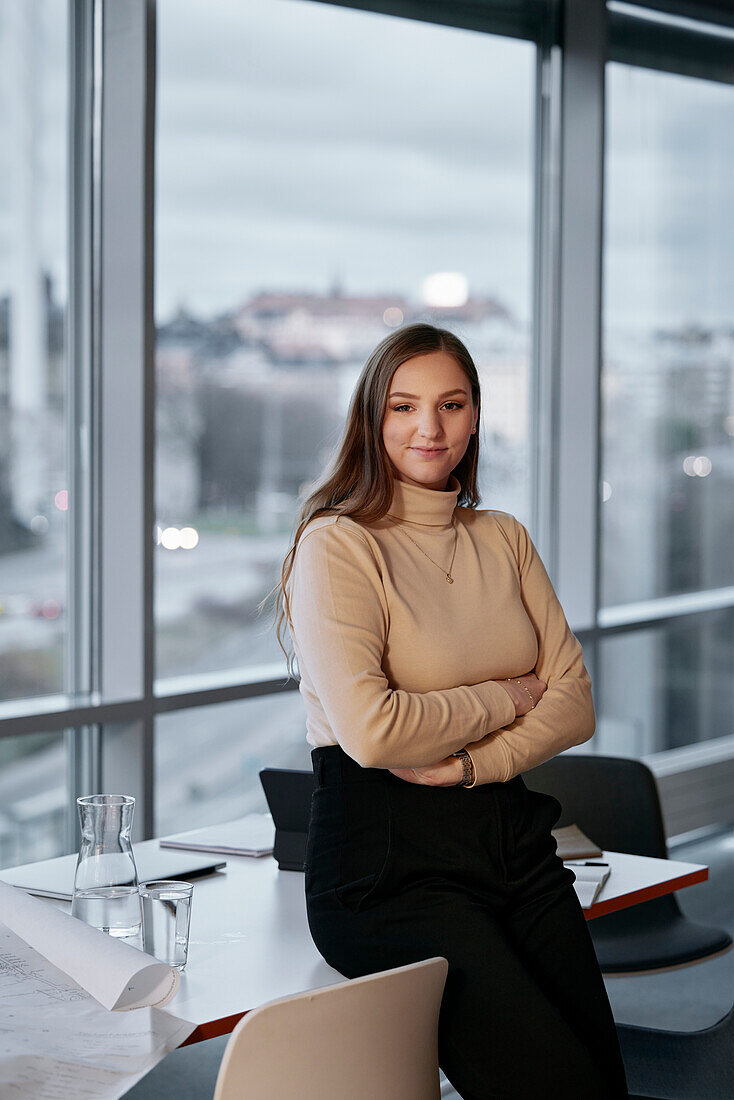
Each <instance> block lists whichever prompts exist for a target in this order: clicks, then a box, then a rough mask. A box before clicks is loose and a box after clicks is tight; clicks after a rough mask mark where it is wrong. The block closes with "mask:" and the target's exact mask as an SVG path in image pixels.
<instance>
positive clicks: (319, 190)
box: [156, 0, 535, 677]
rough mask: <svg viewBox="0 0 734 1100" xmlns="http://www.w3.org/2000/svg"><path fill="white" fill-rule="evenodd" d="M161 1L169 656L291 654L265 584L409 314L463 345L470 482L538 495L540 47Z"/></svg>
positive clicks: (173, 663) (226, 663) (162, 501)
mask: <svg viewBox="0 0 734 1100" xmlns="http://www.w3.org/2000/svg"><path fill="white" fill-rule="evenodd" d="M157 10H158V17H159V33H158V49H159V55H158V61H159V72H158V81H159V83H158V88H159V100H158V110H159V114H158V140H157V158H158V159H157V203H156V216H157V282H156V294H157V327H158V342H157V390H158V408H157V428H158V437H157V465H156V484H157V500H156V508H157V516H158V525H159V538H160V542H159V545H158V547H157V552H156V619H157V645H156V651H157V669H156V674H157V676H159V677H163V676H171V675H178V674H185V673H190V672H205V671H215V670H225V669H228V668H233V667H236V666H241V665H254V664H260V663H263V662H268V661H273V660H281V659H282V654H281V650H280V649H279V647H278V645H277V642H276V639H275V635H274V632H273V631H272V630H270V629H269V628H268V627H269V621H270V616H268V620H267V621H266V620H264V619H263V620H260V621H259V622H258V621H257V620H256V619H255V618H254V607H255V604H256V603H257V602H258V601H259V600H260V599H261V598H262V597H263V596H264V595H265V594H266V593H267V592H268V591H269V590H270V589H271V588H272V587H273V585H274V584H275V583H276V580H277V568H278V566H279V564H280V563H281V562H282V559H283V557H284V555H285V553H286V551H287V549H288V534H289V532H290V530H291V524H292V520H293V517H294V513H295V510H296V507H297V497H298V493H299V490H300V488H301V487H302V486H303V485H304V484H305V483H307V482H309V481H311V480H312V479H313V478H315V477H316V476H317V475H318V473H319V471H320V470H321V469H322V468H323V466H324V464H325V462H326V458H327V456H328V454H329V452H330V449H331V448H332V447H333V446H334V444H335V443H336V441H337V440H338V437H339V434H340V429H341V427H342V425H343V422H344V417H345V413H346V410H347V403H348V399H349V396H350V394H351V392H352V389H353V386H354V382H355V380H356V377H357V375H358V373H359V370H360V369H361V366H362V364H363V362H364V360H365V358H366V356H367V354H368V352H369V351H370V350H371V349H372V347H373V346H374V345H375V344H376V343H377V342H378V341H379V340H380V339H382V337H383V336H384V335H386V334H387V333H388V332H389V331H390V330H391V328H394V327H396V326H398V325H400V324H401V323H403V322H409V321H412V320H416V319H426V320H432V321H434V322H436V323H439V324H442V325H445V326H446V327H448V328H451V329H453V330H455V331H456V332H457V333H458V335H460V336H461V337H462V338H463V339H464V340H465V341H466V343H467V344H468V346H469V348H470V350H471V351H472V353H473V354H474V357H475V359H476V360H477V365H478V368H479V369H480V372H481V376H482V380H483V383H484V390H483V416H484V423H483V431H482V434H481V440H482V443H483V444H484V451H485V454H484V465H483V468H482V471H481V475H482V476H481V484H482V488H483V492H484V501H483V505H484V506H485V507H489V508H500V509H504V510H508V511H511V512H513V513H515V514H518V515H519V516H520V517H524V519H525V520H528V519H529V516H528V511H529V500H528V451H527V425H526V422H527V415H528V354H529V346H530V340H529V324H530V316H531V300H530V285H531V278H530V272H531V251H532V239H531V211H532V164H533V161H532V151H533V137H532V135H533V92H534V75H535V69H534V66H535V47H534V46H532V45H531V44H529V43H527V42H524V41H520V40H514V39H502V38H498V37H494V36H491V35H487V34H479V33H474V32H470V31H464V30H456V29H453V28H446V27H441V26H437V25H432V24H422V23H419V22H416V21H413V20H404V19H396V18H391V17H385V16H381V15H375V14H372V13H365V12H358V11H354V10H348V9H340V8H338V7H335V6H331V5H327V4H319V3H307V2H303V0H298V2H287V0H284V2H282V3H278V4H273V3H271V2H270V0H251V2H250V3H248V4H244V5H243V4H239V3H235V2H229V3H226V2H224V0H212V2H210V3H207V4H201V3H191V2H183V0H159V3H158V8H157ZM304 43H308V47H307V48H304ZM459 73H460V74H461V76H460V79H457V76H456V74H459ZM446 273H448V275H446ZM441 274H443V275H444V276H446V277H444V278H439V277H437V276H440V275H441ZM183 528H187V530H186V532H185V533H183ZM182 546H185V547H187V548H182Z"/></svg>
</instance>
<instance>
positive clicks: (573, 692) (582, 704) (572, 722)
mask: <svg viewBox="0 0 734 1100" xmlns="http://www.w3.org/2000/svg"><path fill="white" fill-rule="evenodd" d="M507 520H509V523H508V522H507ZM507 520H503V522H502V527H503V530H504V531H505V534H506V535H507V537H508V538H509V539H510V540H511V542H512V546H513V550H514V552H515V554H516V556H517V565H518V570H519V576H520V592H521V596H522V601H523V604H524V607H525V610H526V612H527V614H528V616H529V618H530V620H531V622H532V624H533V627H534V629H535V633H536V636H537V639H538V659H537V661H536V664H535V668H534V669H533V670H532V671H534V672H535V674H536V675H537V676H538V677H539V679H541V680H543V681H544V682H545V683H546V684H547V685H548V687H547V690H546V691H545V692H544V693H543V695H542V697H541V699H540V700H539V701H538V703H536V705H535V707H534V708H533V709H532V710H531V711H528V713H527V714H524V715H522V716H521V717H519V718H516V719H514V720H513V721H512V723H511V724H510V725H508V726H507V727H506V728H505V729H502V730H499V731H497V732H496V733H491V734H490V735H489V736H488V737H485V738H482V739H478V740H477V741H475V742H474V743H472V744H468V745H467V746H466V749H467V751H468V753H469V755H470V756H471V758H472V761H473V763H474V774H475V779H474V783H472V784H471V786H475V785H478V784H482V783H497V782H502V783H505V782H507V781H508V780H509V779H512V778H514V776H516V775H518V774H519V773H520V772H524V771H527V770H528V769H530V768H534V767H535V766H536V765H537V764H542V763H543V762H544V761H545V760H550V758H551V757H552V756H556V754H557V753H559V752H562V751H563V750H564V749H567V748H570V746H571V745H580V744H581V743H582V742H584V741H588V740H589V738H590V737H591V735H592V734H593V732H594V729H595V727H596V718H595V714H594V701H593V698H592V693H591V679H590V677H589V674H588V672H587V671H586V668H585V666H584V662H583V657H582V653H581V645H580V644H579V642H578V640H577V638H576V637H575V635H574V634H573V633H572V632H571V629H570V628H569V625H568V623H567V622H566V617H565V615H564V613H563V609H562V607H561V604H560V602H559V600H558V597H557V596H556V594H555V591H554V590H553V586H552V584H551V582H550V579H549V577H548V574H547V572H546V570H545V566H544V565H543V563H542V561H541V560H540V556H539V554H538V551H537V550H536V548H535V546H534V545H533V542H532V540H531V538H530V535H529V534H528V532H527V530H526V529H525V527H524V526H523V525H522V524H521V523H520V522H519V521H518V520H516V519H515V518H514V516H508V517H507Z"/></svg>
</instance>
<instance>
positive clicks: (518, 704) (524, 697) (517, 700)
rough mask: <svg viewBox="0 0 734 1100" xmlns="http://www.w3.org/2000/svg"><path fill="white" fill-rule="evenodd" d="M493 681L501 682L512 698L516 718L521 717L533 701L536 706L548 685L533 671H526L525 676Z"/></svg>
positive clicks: (531, 706) (531, 707)
mask: <svg viewBox="0 0 734 1100" xmlns="http://www.w3.org/2000/svg"><path fill="white" fill-rule="evenodd" d="M518 680H519V681H520V682H519V683H518ZM495 683H497V684H501V685H502V687H503V688H504V689H505V691H506V692H507V694H508V695H509V696H510V698H511V699H512V702H513V703H514V704H515V717H516V718H521V717H522V715H523V714H527V713H528V711H529V710H532V709H533V705H532V704H533V703H535V705H536V706H537V704H538V703H539V701H540V699H541V698H542V696H543V693H544V692H545V691H546V689H547V687H548V685H547V684H545V683H543V681H542V680H539V679H538V677H537V676H536V675H535V673H534V672H528V674H527V675H526V676H514V677H513V678H512V679H511V680H495ZM528 693H529V694H528ZM531 696H532V699H531Z"/></svg>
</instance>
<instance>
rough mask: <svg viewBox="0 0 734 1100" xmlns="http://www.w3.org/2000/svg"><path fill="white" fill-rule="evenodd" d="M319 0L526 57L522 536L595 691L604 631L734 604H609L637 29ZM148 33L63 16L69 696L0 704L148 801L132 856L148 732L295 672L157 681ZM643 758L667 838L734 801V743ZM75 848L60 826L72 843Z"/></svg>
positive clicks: (103, 780)
mask: <svg viewBox="0 0 734 1100" xmlns="http://www.w3.org/2000/svg"><path fill="white" fill-rule="evenodd" d="M320 2H326V3H333V4H335V5H336V6H342V7H347V8H359V9H363V10H370V11H374V12H380V13H382V14H384V15H386V16H388V15H393V16H397V17H408V18H413V19H417V20H422V21H429V22H435V23H442V24H446V25H451V26H461V27H467V28H470V29H473V30H479V31H485V32H487V33H492V34H499V35H509V36H515V37H523V38H527V39H529V40H532V41H534V42H535V43H536V47H537V64H536V87H535V105H536V111H535V152H536V161H535V172H534V227H533V233H534V236H533V242H534V243H533V252H534V255H533V287H532V295H533V315H534V322H533V344H532V353H531V354H532V363H531V410H530V420H531V439H532V455H531V463H532V474H531V476H532V484H533V498H534V537H535V540H536V542H537V545H538V547H539V550H540V552H541V554H542V556H543V559H544V561H545V562H546V565H547V567H548V571H549V573H550V575H551V577H552V579H553V581H554V584H555V586H556V590H557V591H558V594H559V597H560V599H561V602H562V603H563V605H564V608H565V610H566V615H567V618H568V620H569V622H570V624H571V627H572V629H573V630H574V631H575V633H576V634H577V636H578V637H579V638H580V640H581V641H582V643H583V644H584V652H585V657H586V660H587V665H588V667H589V668H590V671H591V672H592V676H593V677H594V678H596V677H600V676H601V675H603V669H602V668H601V667H600V666H599V661H598V649H599V644H600V642H601V640H602V639H603V638H605V637H606V636H608V635H610V634H612V633H615V634H617V633H620V632H623V631H633V630H637V629H642V628H644V627H646V626H649V625H650V623H651V622H652V621H654V622H660V623H663V622H674V621H678V620H680V619H682V618H686V617H687V616H689V615H691V614H694V615H695V614H698V615H700V614H701V613H702V610H703V611H705V610H706V609H711V610H713V609H714V608H719V607H722V606H727V607H728V606H734V587H732V588H731V589H726V590H724V589H721V590H716V591H714V592H709V593H696V594H684V595H682V596H675V597H666V598H664V599H661V600H657V601H645V603H644V605H643V604H638V605H631V606H629V607H626V608H606V609H603V610H600V607H599V561H600V552H599V551H600V545H599V540H600V514H599V512H600V494H599V462H600V400H599V396H600V379H601V305H602V297H601V277H602V275H601V273H602V250H603V240H602V218H603V198H604V196H603V163H604V161H603V158H604V77H605V65H606V62H607V60H617V59H620V56H621V53H623V51H624V49H627V48H628V46H627V45H625V44H626V43H627V44H628V43H629V41H630V33H629V32H630V27H631V26H632V25H633V24H634V23H635V20H634V17H633V16H631V15H629V14H625V15H624V16H620V15H619V14H618V13H616V14H615V13H614V12H608V11H607V7H606V4H605V2H604V0H566V2H565V4H564V5H563V7H561V5H560V2H559V0H527V2H526V3H525V4H515V3H510V2H509V0H486V2H481V0H461V2H459V3H449V2H447V0H416V2H412V0H392V2H391V0H382V2H374V3H358V2H352V0H320ZM649 6H651V7H652V6H656V7H658V8H661V7H663V6H664V5H663V4H662V2H660V3H657V4H655V5H653V4H650V5H649ZM670 7H671V8H675V7H676V3H675V2H674V0H670ZM155 17H156V4H155V0H112V2H110V0H69V18H70V28H71V35H70V40H71V41H70V88H71V93H72V96H71V101H70V102H71V120H70V135H71V136H70V180H71V187H70V192H71V200H70V212H69V217H70V241H71V242H73V246H72V247H71V249H70V256H69V264H70V276H71V278H70V304H69V321H70V324H69V346H68V364H69V365H68V372H67V380H68V385H69V391H68V392H69V401H68V408H69V413H68V415H69V423H68V432H69V435H68V438H69V452H68V453H69V462H70V470H71V471H72V482H71V489H72V492H73V494H74V499H75V501H76V505H77V506H76V507H75V508H73V509H72V524H71V525H70V531H69V540H70V541H69V563H70V565H69V569H70V576H69V591H70V593H71V594H73V595H72V599H71V601H70V619H69V622H70V634H69V649H68V653H67V656H68V661H67V665H68V669H69V677H68V683H67V685H66V690H65V692H63V693H60V694H58V695H54V696H46V697H39V698H35V699H25V700H14V701H10V702H7V703H2V704H0V737H5V736H17V735H18V734H23V733H29V734H30V733H34V732H50V731H53V730H65V731H67V733H66V738H67V746H68V749H69V759H70V774H69V789H70V794H71V795H73V796H76V795H78V794H80V793H84V792H86V791H88V790H90V789H106V788H110V789H112V788H113V787H115V788H117V787H119V785H120V783H121V782H124V783H125V785H126V791H127V792H128V793H132V794H134V795H135V796H136V798H137V799H138V804H139V805H138V813H137V815H136V829H135V833H136V837H137V838H140V837H143V836H145V837H148V836H152V835H153V828H154V821H153V805H154V798H153V785H154V781H155V777H154V767H153V744H154V735H155V730H154V726H155V718H156V716H157V715H158V714H164V713H170V712H171V711H174V710H182V709H187V708H190V707H196V706H211V705H212V704H216V703H224V702H230V701H234V700H244V699H249V698H254V697H256V696H259V695H263V694H275V693H278V692H281V691H292V690H297V687H298V685H297V683H296V682H295V681H288V680H286V673H285V662H284V663H283V665H282V666H281V665H275V664H269V665H267V666H263V667H259V668H248V669H244V670H242V669H231V670H227V671H226V672H223V673H215V674H207V675H199V676H196V677H194V676H182V677H175V678H171V679H166V680H159V681H154V639H155V622H154V603H153V576H154V571H153V562H154V559H153V553H154V540H153V531H154V523H155V508H154V482H153V474H154V468H155V439H154V410H155V359H154V356H155V326H154V318H153V272H154V261H155V256H154V236H155V233H154V229H155V226H154V190H155V189H154V142H155V82H156V23H155ZM630 21H632V22H630ZM722 21H723V19H722ZM656 41H657V44H658V47H659V50H658V53H657V54H656V56H655V59H654V64H653V61H650V65H651V67H659V68H664V67H666V66H668V71H682V70H679V69H676V68H674V67H673V68H671V67H670V66H675V65H679V64H680V53H681V48H682V47H684V46H685V43H686V42H690V43H691V44H694V45H695V50H694V51H693V52H694V53H695V57H696V59H697V63H698V64H700V65H703V66H704V67H705V65H706V58H707V57H709V58H710V62H711V73H712V74H714V73H717V72H718V71H719V68H720V66H719V60H720V51H719V46H718V44H717V43H716V42H715V41H713V40H712V38H711V36H706V35H699V34H696V33H695V32H693V31H687V30H681V29H679V28H676V33H675V34H674V35H673V36H672V37H671V35H669V34H667V33H665V34H663V33H662V32H660V33H659V37H658V38H657V39H656V38H655V32H654V31H651V30H650V25H648V26H647V27H646V29H645V50H646V51H647V53H646V54H644V55H643V54H641V55H640V56H645V57H648V59H649V57H650V53H651V51H652V52H653V53H654V52H655V50H654V46H655V42H656ZM671 42H673V43H674V44H675V47H676V48H675V49H672V48H671ZM707 48H708V53H707ZM684 52H685V50H684ZM710 78H711V79H716V78H717V77H716V76H715V75H711V77H710ZM563 210H573V211H574V215H573V217H571V218H566V219H564V218H563V217H562V211H563ZM122 454H124V455H125V461H124V462H121V461H120V455H122ZM579 502H581V504H582V506H581V507H580V506H579ZM590 748H591V749H592V751H593V742H592V745H591V746H590ZM676 754H678V755H677V756H676ZM646 760H647V762H648V763H649V764H650V766H651V767H652V768H653V770H654V771H655V772H656V774H657V775H658V779H659V783H660V787H661V792H662V794H663V800H664V804H665V803H666V797H667V798H668V803H667V805H666V812H667V815H668V826H669V832H682V831H684V828H687V827H695V826H694V824H690V823H691V822H698V823H700V820H701V816H700V815H701V811H700V807H698V808H697V807H696V806H695V805H693V803H692V802H691V800H690V798H687V795H686V784H685V783H684V782H682V781H681V778H682V777H684V776H685V774H686V773H687V772H689V771H692V770H695V771H697V772H700V771H701V770H702V769H703V770H704V771H707V772H710V773H711V776H713V774H714V772H715V771H716V770H717V769H718V771H719V775H720V776H721V777H723V779H722V781H724V780H726V782H727V783H729V786H730V787H731V786H732V785H734V735H732V736H731V737H730V738H728V739H727V738H719V739H717V740H716V741H711V742H702V743H701V744H700V745H692V746H688V747H686V749H684V750H670V751H668V752H664V753H658V754H655V755H654V756H653V757H649V758H646ZM722 760H724V761H726V762H731V766H730V767H729V768H728V771H727V768H722V767H721V764H722ZM727 775H730V776H731V777H732V778H729V779H727V778H726V776H727ZM666 791H668V792H669V793H668V795H666ZM72 805H73V802H72ZM697 814H698V817H696V815H697ZM70 817H71V815H70ZM76 843H77V834H76V823H75V822H72V823H71V827H70V830H69V835H68V837H67V846H68V847H69V849H73V848H74V847H75V846H76Z"/></svg>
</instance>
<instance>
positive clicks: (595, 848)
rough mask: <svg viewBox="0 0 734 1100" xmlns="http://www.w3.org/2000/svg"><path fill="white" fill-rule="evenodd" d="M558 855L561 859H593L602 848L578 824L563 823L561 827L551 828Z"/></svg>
mask: <svg viewBox="0 0 734 1100" xmlns="http://www.w3.org/2000/svg"><path fill="white" fill-rule="evenodd" d="M552 831H553V836H554V837H555V838H556V844H557V846H558V849H557V850H558V855H559V856H560V857H561V859H593V858H594V856H600V855H602V850H601V848H600V847H599V845H598V844H595V843H594V841H593V840H589V838H588V836H587V835H586V833H584V832H582V831H581V829H579V827H578V825H565V826H564V827H563V828H562V829H553V830H552Z"/></svg>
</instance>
